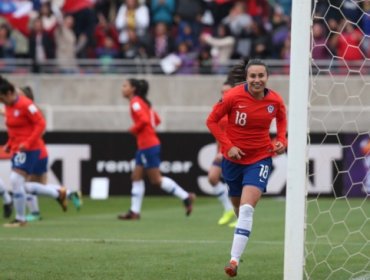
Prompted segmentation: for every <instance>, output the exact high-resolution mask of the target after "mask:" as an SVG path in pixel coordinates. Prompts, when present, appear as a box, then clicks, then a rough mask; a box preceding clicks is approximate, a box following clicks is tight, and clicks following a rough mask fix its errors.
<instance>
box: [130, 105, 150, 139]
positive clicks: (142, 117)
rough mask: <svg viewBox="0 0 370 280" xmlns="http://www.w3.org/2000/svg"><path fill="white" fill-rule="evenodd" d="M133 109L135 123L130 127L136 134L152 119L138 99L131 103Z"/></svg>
mask: <svg viewBox="0 0 370 280" xmlns="http://www.w3.org/2000/svg"><path fill="white" fill-rule="evenodd" d="M131 110H132V114H133V119H134V125H133V126H132V127H131V128H130V129H129V130H130V132H131V133H132V134H134V135H137V134H138V133H139V132H140V131H141V130H142V129H143V128H144V127H145V125H147V124H148V123H150V119H149V116H148V114H146V113H145V109H144V108H143V106H142V105H141V104H140V102H138V101H134V102H133V103H132V104H131Z"/></svg>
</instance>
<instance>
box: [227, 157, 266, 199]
mask: <svg viewBox="0 0 370 280" xmlns="http://www.w3.org/2000/svg"><path fill="white" fill-rule="evenodd" d="M271 169H272V159H271V158H265V159H262V160H260V161H258V162H256V163H253V164H238V163H234V162H231V161H229V160H227V159H225V158H224V159H223V160H222V175H223V178H224V180H225V182H226V183H227V185H228V186H229V196H235V197H240V196H241V194H242V190H243V187H244V186H246V185H251V186H255V187H257V188H259V189H260V190H261V191H262V192H266V186H267V183H268V179H269V177H270V174H271Z"/></svg>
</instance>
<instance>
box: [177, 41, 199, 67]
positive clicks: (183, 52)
mask: <svg viewBox="0 0 370 280" xmlns="http://www.w3.org/2000/svg"><path fill="white" fill-rule="evenodd" d="M177 55H178V56H179V57H180V59H181V63H180V65H178V69H177V72H176V73H178V74H194V71H193V69H194V66H195V57H194V54H193V53H191V52H189V47H188V45H187V44H186V43H185V42H182V43H180V44H179V45H178V46H177Z"/></svg>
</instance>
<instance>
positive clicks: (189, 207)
mask: <svg viewBox="0 0 370 280" xmlns="http://www.w3.org/2000/svg"><path fill="white" fill-rule="evenodd" d="M195 198H196V195H195V193H189V196H188V198H186V199H184V206H185V214H186V216H190V214H191V212H192V211H193V205H194V200H195Z"/></svg>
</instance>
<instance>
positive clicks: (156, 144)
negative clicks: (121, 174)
mask: <svg viewBox="0 0 370 280" xmlns="http://www.w3.org/2000/svg"><path fill="white" fill-rule="evenodd" d="M148 90H149V85H148V82H147V81H146V80H137V79H128V80H126V81H124V83H123V85H122V95H123V97H124V98H127V99H128V100H129V101H130V112H131V118H132V120H133V123H134V124H133V126H132V127H131V128H130V130H129V131H130V132H131V133H132V134H133V135H135V137H136V142H137V146H138V150H137V152H136V155H135V168H134V170H133V172H132V175H131V180H132V189H131V207H130V210H129V211H128V212H127V213H124V214H120V215H118V219H121V220H138V219H140V212H141V206H142V202H143V198H144V193H145V184H144V175H147V177H148V179H149V182H150V183H151V184H152V185H154V186H157V187H159V188H161V189H162V190H163V191H165V192H167V193H169V194H172V195H174V196H176V197H178V198H179V199H181V200H182V201H183V204H184V206H185V213H186V215H187V216H189V215H190V214H191V212H192V210H193V202H194V199H195V194H193V193H188V192H187V191H185V190H184V189H183V188H182V187H180V186H179V185H178V184H177V183H176V182H175V181H174V180H172V179H171V178H169V177H165V176H162V174H161V172H160V170H159V165H160V162H161V160H160V150H161V145H160V141H159V138H158V136H157V134H156V132H155V127H156V126H158V125H159V123H160V119H159V116H158V114H157V113H156V112H155V111H154V110H153V109H152V107H151V103H150V101H149V100H148V99H147V94H148ZM144 173H145V174H144Z"/></svg>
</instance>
